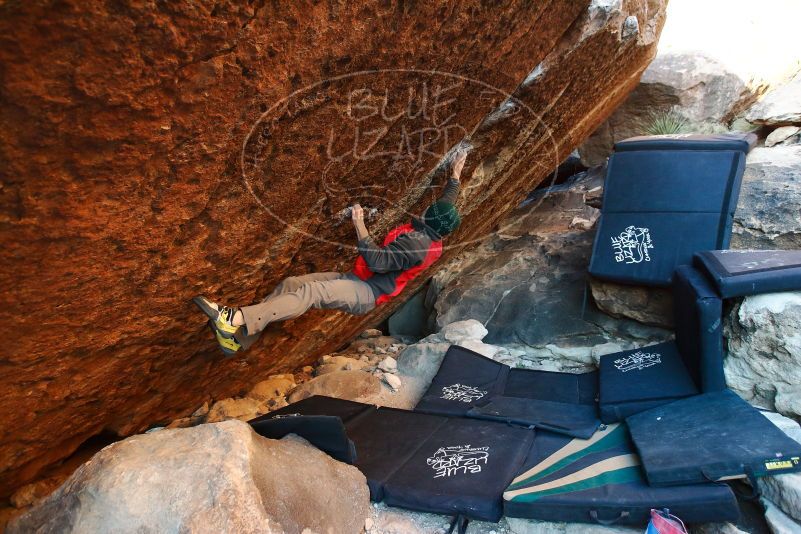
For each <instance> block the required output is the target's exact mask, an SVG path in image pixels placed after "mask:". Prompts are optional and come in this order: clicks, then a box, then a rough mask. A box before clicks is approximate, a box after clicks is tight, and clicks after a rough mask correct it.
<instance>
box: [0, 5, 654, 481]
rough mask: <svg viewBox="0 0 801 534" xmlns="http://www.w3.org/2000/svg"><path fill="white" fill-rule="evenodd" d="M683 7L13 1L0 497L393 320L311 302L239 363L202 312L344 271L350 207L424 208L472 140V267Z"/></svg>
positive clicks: (467, 198) (6, 58) (5, 144)
mask: <svg viewBox="0 0 801 534" xmlns="http://www.w3.org/2000/svg"><path fill="white" fill-rule="evenodd" d="M665 4H666V1H665V0H622V1H615V2H607V1H603V2H600V1H596V0H584V1H575V0H554V1H552V2H548V3H535V4H532V3H530V2H526V1H522V0H506V1H504V2H492V3H486V2H479V1H478V0H470V1H467V2H444V3H439V2H437V3H415V4H408V3H403V2H385V3H380V4H375V5H374V4H368V3H365V2H347V3H341V2H333V1H323V2H317V3H303V4H287V3H271V2H263V1H255V2H246V3H243V2H233V1H222V2H211V1H205V0H204V1H199V2H196V1H188V0H179V1H175V2H169V3H160V2H154V1H150V0H146V1H144V2H138V3H125V2H122V3H119V2H112V3H108V2H102V1H100V0H89V1H86V2H75V1H74V0H68V1H64V2H3V3H2V4H0V36H2V37H0V64H2V65H3V77H2V82H0V94H2V98H0V120H1V121H2V125H3V127H2V128H1V129H0V158H2V162H3V165H2V166H3V180H2V189H0V239H2V242H3V247H2V249H1V250H0V264H1V265H2V269H0V284H1V285H2V287H3V288H4V291H3V292H2V302H0V304H1V305H0V319H2V320H0V324H3V325H5V327H4V329H3V331H2V333H3V337H4V339H9V340H11V339H13V343H8V345H7V348H6V350H5V351H4V353H3V356H2V367H3V372H2V374H0V388H2V391H3V392H4V410H3V413H2V415H0V457H2V458H3V459H4V461H3V463H2V466H0V481H2V482H0V497H2V496H3V495H7V494H9V493H10V492H11V491H12V489H13V488H15V487H17V486H20V485H22V484H23V483H24V482H26V481H28V480H30V479H32V478H33V477H34V476H35V475H36V474H37V473H38V472H39V471H41V470H42V468H43V467H44V466H46V465H48V464H51V463H52V462H55V461H57V460H59V459H60V458H63V457H64V456H67V455H69V454H70V453H71V452H73V451H74V450H75V449H76V448H77V447H79V446H80V444H81V443H82V442H84V441H85V440H87V439H88V438H90V437H91V436H94V435H97V434H99V433H101V432H105V433H111V434H116V435H119V436H125V435H129V434H131V433H135V432H138V431H141V430H142V429H144V428H146V427H147V426H149V425H151V424H154V423H158V422H160V421H162V422H163V421H169V420H171V419H173V418H174V417H176V416H177V415H179V414H181V413H186V411H188V410H190V409H192V408H193V407H195V406H197V405H198V404H200V402H202V401H203V400H205V399H202V398H199V395H201V392H203V393H202V394H203V395H204V396H205V395H209V396H211V397H212V398H223V397H228V396H231V395H235V394H242V393H243V392H244V391H246V390H247V389H248V388H249V387H250V386H252V385H253V382H254V381H255V380H256V377H258V376H266V375H267V374H269V373H278V372H286V371H289V370H291V369H294V368H296V367H297V366H299V365H302V364H304V363H309V362H311V361H314V360H315V359H316V358H317V357H319V356H320V355H321V354H326V353H329V352H331V351H333V350H336V349H337V348H339V347H341V346H342V345H343V344H344V343H345V342H347V341H348V340H349V339H350V338H352V337H353V336H354V335H355V334H356V333H357V332H359V331H360V330H362V329H363V328H364V326H365V325H366V324H375V323H377V322H378V321H380V320H382V319H383V318H384V317H386V316H387V315H388V314H390V313H391V312H392V311H393V307H394V306H385V307H382V308H380V309H379V310H377V311H375V312H374V313H372V314H371V315H369V316H367V317H361V318H353V317H349V316H346V315H344V314H340V313H332V312H327V313H324V312H318V313H311V314H309V315H308V316H305V317H303V318H301V319H298V320H295V321H292V322H289V323H287V324H283V325H274V326H272V327H271V328H270V329H269V331H268V332H267V334H266V335H265V336H264V337H263V341H262V342H261V343H260V344H258V345H257V346H255V347H254V348H253V349H252V350H251V351H250V353H249V354H248V355H246V356H244V357H238V358H229V359H222V358H221V357H220V353H219V351H218V350H217V348H216V346H215V343H214V341H213V340H212V338H211V336H210V334H209V332H208V331H207V329H206V327H205V324H204V320H203V319H202V317H201V316H200V315H199V314H198V313H197V311H196V310H195V309H194V308H193V307H192V305H191V304H190V302H189V300H190V298H191V297H192V296H194V295H196V294H198V293H205V294H207V295H209V296H210V297H212V298H214V299H217V300H222V301H225V302H226V303H230V304H246V303H249V302H252V301H254V300H255V299H257V298H260V297H262V296H263V295H264V294H266V293H267V292H269V291H270V290H271V289H272V287H273V286H274V285H275V284H276V283H277V282H278V281H279V280H280V279H282V278H283V277H285V276H288V275H292V274H302V273H306V272H308V271H328V270H337V269H347V268H348V267H349V266H350V264H351V262H352V261H353V259H354V257H355V251H354V249H353V248H352V245H353V236H352V230H351V228H350V226H349V224H348V223H347V222H346V221H342V220H341V218H340V219H337V217H336V214H338V213H339V212H340V211H341V210H342V208H344V207H345V206H347V205H348V204H350V203H352V202H354V201H356V200H358V201H361V202H362V203H363V204H365V205H366V206H368V207H369V208H371V213H374V214H375V216H374V217H373V218H372V219H371V220H370V221H369V222H370V226H371V228H372V229H373V230H374V231H375V232H376V233H378V234H381V233H383V232H384V231H386V230H387V229H388V228H391V227H392V226H394V225H396V224H398V223H399V222H401V221H403V220H405V219H406V218H407V216H408V215H407V212H410V211H411V212H417V211H419V210H421V209H422V208H423V207H424V205H425V204H426V203H427V202H429V201H430V199H431V198H433V196H434V194H435V192H434V191H432V190H431V189H430V186H431V185H432V184H434V185H436V184H439V183H441V180H442V175H443V174H444V171H443V166H442V165H440V163H441V162H442V161H443V157H444V155H445V154H446V153H447V152H448V150H449V149H450V148H451V147H452V146H453V145H454V144H455V143H457V142H458V141H459V140H460V139H461V138H462V137H463V136H464V135H465V134H469V135H470V142H471V144H472V145H473V147H474V149H473V152H472V154H471V156H470V159H469V163H468V167H467V169H466V172H465V174H464V177H465V180H464V181H465V190H464V192H463V194H462V196H461V198H460V200H459V207H460V209H461V211H462V213H463V224H462V228H461V230H460V231H459V232H458V233H457V234H455V235H454V236H452V237H451V238H450V240H449V248H448V250H447V252H446V258H447V257H452V256H453V255H454V254H455V253H456V252H457V248H458V247H459V246H460V245H466V244H469V243H471V242H472V240H474V239H476V238H478V237H481V236H483V235H486V233H487V232H488V231H489V230H490V229H491V228H493V227H494V225H496V224H497V222H498V221H499V220H500V219H501V217H502V216H503V215H504V214H505V213H506V212H508V211H509V210H510V209H511V208H512V207H514V206H516V205H517V204H518V203H519V201H520V200H521V199H522V197H523V195H525V192H527V191H530V190H531V189H532V188H533V186H534V185H535V184H537V183H538V182H540V181H541V180H543V179H544V178H545V177H546V176H547V175H548V174H549V172H551V171H552V170H553V169H555V168H556V166H557V165H558V163H559V162H560V161H562V160H563V159H564V158H565V157H566V156H567V155H568V154H569V153H570V152H571V151H572V150H573V148H574V147H575V146H576V145H577V144H578V143H580V142H581V141H582V140H583V139H584V138H585V137H586V136H587V135H588V134H589V133H590V132H592V131H593V130H594V129H595V128H596V127H597V126H598V124H599V123H600V122H601V121H602V120H604V119H605V118H606V117H607V116H608V115H609V114H610V113H611V112H612V110H613V109H615V107H617V105H618V104H619V103H620V102H621V101H622V100H623V99H624V98H625V97H626V95H627V94H628V93H629V92H630V91H631V90H632V89H633V88H634V86H635V85H636V84H637V82H638V79H639V76H640V74H641V72H642V70H643V69H644V68H645V67H646V65H647V64H648V62H649V61H650V60H651V59H652V57H653V55H654V53H655V45H656V41H657V39H658V36H659V32H660V30H661V27H662V25H663V19H664V10H665ZM631 17H635V18H636V19H637V21H638V24H637V25H636V28H635V27H633V25H632V24H630V23H629V24H625V21H626V20H627V19H628V20H629V21H632V20H633V19H631ZM624 24H625V31H624ZM383 69H391V70H389V71H384V70H383ZM404 69H407V70H404ZM408 69H420V70H411V71H410V70H408ZM431 71H436V73H432V72H431ZM354 73H361V74H354ZM501 73H503V74H501ZM474 80H477V81H474ZM521 82H522V83H521ZM509 93H513V94H512V95H511V96H510V95H509ZM414 289H415V287H410V288H409V292H410V293H411V292H412V291H414ZM402 300H403V299H402V298H401V299H398V301H396V302H395V303H394V305H398V304H400V303H401V302H402ZM53 428H58V432H57V433H54V432H53Z"/></svg>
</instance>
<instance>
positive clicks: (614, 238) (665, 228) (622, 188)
mask: <svg viewBox="0 0 801 534" xmlns="http://www.w3.org/2000/svg"><path fill="white" fill-rule="evenodd" d="M755 142H756V136H755V135H753V134H742V135H740V134H725V135H713V136H653V137H635V138H632V139H627V140H625V141H621V142H619V143H617V144H616V145H615V152H614V153H613V154H612V156H611V157H610V158H609V165H608V168H607V174H606V181H605V185H604V198H603V207H602V210H601V217H600V220H599V223H598V231H597V233H596V236H595V244H594V246H593V253H592V260H591V262H590V268H589V272H590V274H592V275H593V276H596V277H598V278H601V279H604V280H610V281H614V282H621V283H631V284H644V285H655V286H667V285H669V284H670V282H671V280H672V279H673V272H674V270H675V268H676V267H677V266H678V265H685V264H689V263H691V262H692V257H693V254H694V253H695V252H698V251H702V250H712V249H723V248H726V247H727V246H728V244H729V238H730V235H731V224H732V217H733V215H734V210H735V208H736V206H737V199H738V196H739V190H740V182H741V180H742V174H743V171H744V169H745V156H746V154H747V153H748V151H749V150H750V149H751V147H752V146H753V145H754V143H755Z"/></svg>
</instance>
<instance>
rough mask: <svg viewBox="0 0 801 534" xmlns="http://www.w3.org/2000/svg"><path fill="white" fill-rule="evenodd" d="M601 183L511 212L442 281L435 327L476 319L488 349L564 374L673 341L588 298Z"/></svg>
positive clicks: (543, 196) (570, 188)
mask: <svg viewBox="0 0 801 534" xmlns="http://www.w3.org/2000/svg"><path fill="white" fill-rule="evenodd" d="M582 176H583V177H582ZM600 176H601V175H600V174H597V173H596V174H592V175H590V174H587V175H580V177H579V179H578V180H577V181H574V182H571V183H567V184H565V185H563V186H559V187H556V188H551V189H549V190H547V191H543V192H540V193H539V194H538V195H536V196H534V197H532V198H531V199H530V202H529V203H528V204H527V205H525V206H523V207H521V208H520V209H518V210H516V211H514V212H512V214H511V215H510V216H509V217H508V218H507V219H506V220H504V222H503V223H502V225H501V228H500V229H499V231H498V234H497V235H496V236H493V237H491V238H489V239H488V240H486V241H485V242H484V243H482V244H481V245H480V246H479V247H477V248H476V249H475V250H473V251H471V252H470V253H468V254H464V255H461V256H458V257H457V258H455V259H454V260H452V261H451V262H450V263H449V264H448V265H447V266H445V267H444V268H443V269H442V270H441V271H440V272H439V273H437V275H436V276H435V278H434V279H433V281H432V285H433V286H435V287H437V288H439V294H438V296H437V299H436V303H435V308H436V310H437V312H438V315H437V322H438V323H439V324H440V325H442V324H447V323H451V322H453V321H456V320H463V319H475V320H477V321H479V322H480V323H482V324H483V325H484V326H485V327H486V330H488V331H489V334H488V335H487V336H486V338H484V341H486V342H487V343H492V344H497V345H505V346H511V347H515V348H516V349H517V350H519V351H521V354H520V355H519V357H520V358H522V359H523V360H526V361H528V363H529V364H530V365H535V366H538V367H541V366H544V367H547V368H551V369H566V370H569V369H570V368H574V369H576V370H580V369H581V368H589V367H592V366H593V365H594V364H595V363H597V358H598V357H599V356H600V355H602V354H606V353H609V352H615V351H616V350H623V349H624V348H630V347H633V346H640V345H644V344H649V343H650V342H656V341H660V340H664V339H665V338H667V337H669V336H670V334H669V333H668V332H667V331H665V330H662V329H659V328H653V327H648V326H645V325H642V324H640V323H638V322H635V321H632V320H625V319H624V320H616V319H614V318H612V317H610V316H609V315H607V314H605V313H602V312H601V311H600V310H598V309H597V308H596V307H595V306H594V305H593V302H592V299H591V298H590V296H589V289H588V287H587V281H588V280H587V276H586V271H587V265H588V264H589V260H590V256H591V253H592V242H593V238H594V235H595V229H594V227H592V222H594V221H595V219H596V218H597V215H598V213H597V212H598V210H597V209H596V208H594V207H592V206H590V205H588V202H594V201H593V200H588V198H587V197H588V196H589V197H592V198H597V195H598V194H600V185H599V184H600V181H599V179H600ZM577 219H581V220H586V221H590V228H586V226H585V225H576V224H574V222H575V221H576V220H577ZM444 332H445V331H444V330H443V333H444Z"/></svg>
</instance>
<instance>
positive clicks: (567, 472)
mask: <svg viewBox="0 0 801 534" xmlns="http://www.w3.org/2000/svg"><path fill="white" fill-rule="evenodd" d="M652 508H656V509H664V508H668V509H670V511H671V513H673V514H676V515H678V516H679V517H681V518H682V519H683V520H684V521H687V522H693V523H706V522H712V521H715V522H717V521H735V520H736V519H737V517H738V516H739V510H738V507H737V500H736V498H735V496H734V494H733V493H732V491H731V489H730V488H729V487H728V486H727V485H725V484H716V483H709V484H699V485H694V486H679V487H672V488H653V487H650V486H648V483H647V482H646V481H645V476H644V474H643V472H642V467H641V465H640V459H639V457H638V456H637V455H636V454H635V453H634V447H633V446H632V444H631V442H630V440H629V436H628V432H627V430H626V427H625V425H623V424H622V423H621V424H615V425H609V426H605V427H602V428H601V429H599V430H598V431H597V432H596V433H595V434H594V435H593V436H592V437H591V438H590V439H573V440H571V439H570V438H568V437H565V436H560V435H558V434H553V433H550V432H538V433H537V437H536V438H535V440H534V444H533V446H532V447H531V451H530V452H529V455H528V458H527V459H526V461H525V464H524V466H523V468H522V469H521V471H520V473H519V474H518V475H517V476H516V477H515V479H514V481H513V482H512V484H510V485H509V487H508V488H507V489H506V491H505V492H504V512H505V514H506V516H508V517H523V518H527V519H539V520H541V521H565V522H584V523H603V524H610V523H614V524H623V525H643V526H644V525H645V524H646V523H647V522H648V519H649V516H650V511H651V509H652Z"/></svg>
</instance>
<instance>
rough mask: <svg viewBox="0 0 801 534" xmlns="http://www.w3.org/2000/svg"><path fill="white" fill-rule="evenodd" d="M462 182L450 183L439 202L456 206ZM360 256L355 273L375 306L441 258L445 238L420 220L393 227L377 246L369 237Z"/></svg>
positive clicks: (360, 242)
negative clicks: (368, 287) (371, 296)
mask: <svg viewBox="0 0 801 534" xmlns="http://www.w3.org/2000/svg"><path fill="white" fill-rule="evenodd" d="M458 195H459V181H458V180H454V179H450V180H448V183H447V185H446V186H445V189H444V190H443V192H442V196H441V197H440V200H444V201H445V202H450V203H452V204H453V203H456V197H457V196H458ZM358 249H359V257H358V258H356V265H354V266H353V274H355V275H356V276H358V277H359V278H360V279H362V280H364V281H365V282H367V283H368V284H370V287H371V288H372V289H373V293H375V297H376V299H375V303H376V305H380V304H383V303H385V302H387V301H388V300H390V299H391V298H392V297H394V296H395V295H398V294H399V293H400V292H401V291H403V288H404V287H406V284H408V283H409V282H411V281H412V280H414V279H415V278H416V277H417V275H419V274H420V273H422V272H423V271H425V270H426V269H427V268H428V267H429V266H430V265H431V264H432V263H434V262H435V261H437V260H438V259H439V257H440V256H442V236H441V235H439V234H438V233H437V232H436V230H434V229H433V228H431V227H430V226H428V225H427V224H426V223H424V222H423V221H422V220H421V219H419V218H417V217H414V218H412V222H411V223H407V224H403V225H401V226H398V227H397V228H394V229H393V230H392V231H390V232H389V233H388V234H387V237H385V238H384V243H383V245H382V246H380V247H379V246H377V245H376V243H375V241H373V238H372V237H370V236H367V237H366V238H364V239H362V240H360V241H359V245H358Z"/></svg>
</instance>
